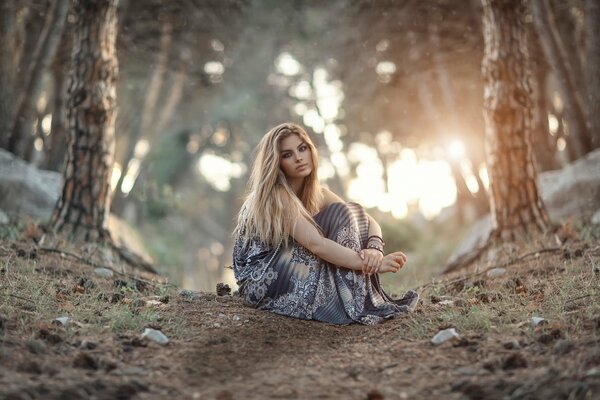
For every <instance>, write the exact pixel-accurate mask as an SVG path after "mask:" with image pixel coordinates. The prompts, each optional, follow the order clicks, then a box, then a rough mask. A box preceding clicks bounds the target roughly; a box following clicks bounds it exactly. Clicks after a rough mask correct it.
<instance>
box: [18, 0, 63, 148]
mask: <svg viewBox="0 0 600 400" xmlns="http://www.w3.org/2000/svg"><path fill="white" fill-rule="evenodd" d="M70 6H71V2H70V0H58V1H57V2H56V3H53V5H52V8H51V10H50V12H49V17H48V18H47V19H46V25H45V27H44V31H43V33H42V35H41V36H40V39H39V42H38V45H37V47H36V50H35V53H34V54H35V55H34V58H33V60H32V65H31V69H30V73H29V76H28V80H27V84H26V87H25V90H24V91H23V92H22V93H21V95H20V96H19V100H18V102H17V108H16V110H17V111H16V114H15V120H14V124H13V128H12V131H11V136H10V139H9V141H8V150H9V151H11V152H12V153H14V154H16V155H22V154H24V152H25V149H24V148H23V146H22V143H23V142H24V141H25V139H26V138H27V136H28V135H30V134H31V123H32V120H33V118H34V116H35V113H36V104H37V100H38V97H39V95H40V93H41V92H42V79H43V77H44V73H45V72H46V70H47V69H48V66H49V65H50V63H51V62H52V60H53V58H54V54H55V52H56V48H57V47H58V44H59V42H60V38H61V36H62V33H63V29H64V26H65V22H66V20H67V13H68V12H69V7H70Z"/></svg>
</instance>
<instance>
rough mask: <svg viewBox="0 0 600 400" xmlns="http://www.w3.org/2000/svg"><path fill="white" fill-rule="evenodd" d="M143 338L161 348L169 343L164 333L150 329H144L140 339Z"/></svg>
mask: <svg viewBox="0 0 600 400" xmlns="http://www.w3.org/2000/svg"><path fill="white" fill-rule="evenodd" d="M144 338H148V339H150V340H152V341H154V342H156V343H158V344H160V345H163V346H164V345H166V344H168V343H169V338H168V337H166V336H165V334H164V333H162V332H161V331H159V330H156V329H152V328H146V329H144V333H142V339H144Z"/></svg>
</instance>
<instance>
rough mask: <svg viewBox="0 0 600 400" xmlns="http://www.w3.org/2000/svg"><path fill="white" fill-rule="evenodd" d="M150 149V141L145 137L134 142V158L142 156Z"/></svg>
mask: <svg viewBox="0 0 600 400" xmlns="http://www.w3.org/2000/svg"><path fill="white" fill-rule="evenodd" d="M149 150H150V142H148V141H147V140H146V139H142V140H140V141H138V142H137V143H136V144H135V150H134V151H133V152H134V155H135V157H136V158H144V157H145V156H146V154H148V151H149Z"/></svg>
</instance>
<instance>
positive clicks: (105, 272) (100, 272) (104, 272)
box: [94, 268, 114, 278]
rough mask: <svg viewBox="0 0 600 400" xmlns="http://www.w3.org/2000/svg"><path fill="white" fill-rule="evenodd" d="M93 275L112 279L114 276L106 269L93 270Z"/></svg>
mask: <svg viewBox="0 0 600 400" xmlns="http://www.w3.org/2000/svg"><path fill="white" fill-rule="evenodd" d="M94 273H95V274H96V275H98V276H100V277H102V278H112V277H113V275H114V274H113V272H112V271H111V270H110V269H108V268H95V269H94Z"/></svg>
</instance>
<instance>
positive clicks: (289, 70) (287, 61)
mask: <svg viewBox="0 0 600 400" xmlns="http://www.w3.org/2000/svg"><path fill="white" fill-rule="evenodd" d="M275 66H276V68H277V72H279V73H281V74H283V75H287V76H294V75H298V74H299V73H300V72H301V71H302V65H300V63H299V62H298V61H297V60H296V59H295V58H294V57H293V56H292V55H291V54H290V53H281V54H280V55H279V57H277V59H276V60H275Z"/></svg>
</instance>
